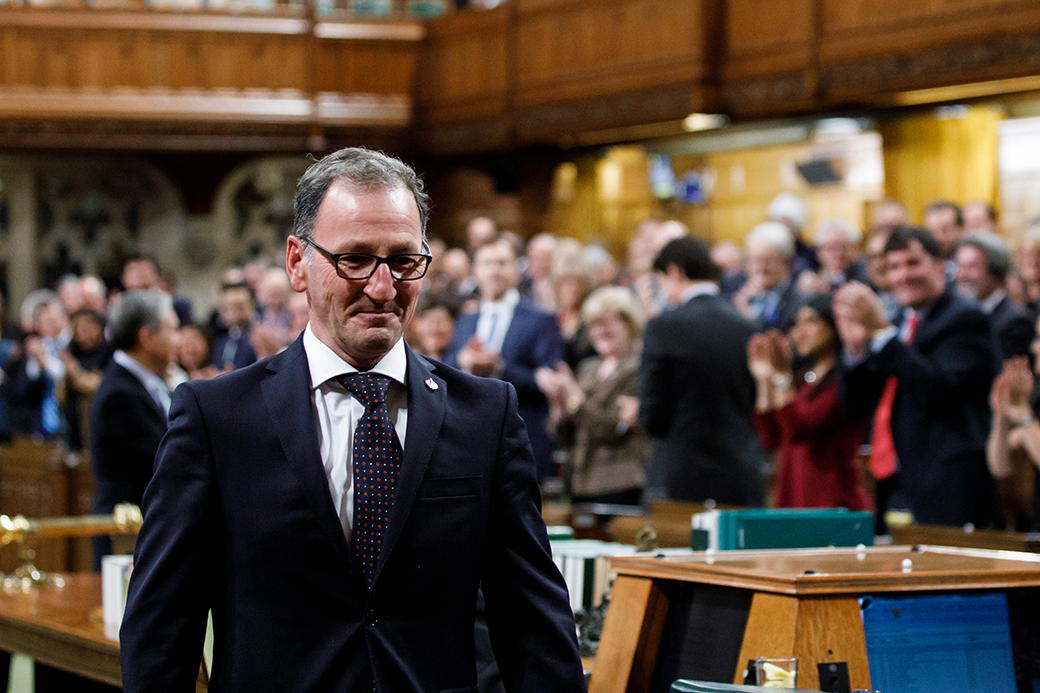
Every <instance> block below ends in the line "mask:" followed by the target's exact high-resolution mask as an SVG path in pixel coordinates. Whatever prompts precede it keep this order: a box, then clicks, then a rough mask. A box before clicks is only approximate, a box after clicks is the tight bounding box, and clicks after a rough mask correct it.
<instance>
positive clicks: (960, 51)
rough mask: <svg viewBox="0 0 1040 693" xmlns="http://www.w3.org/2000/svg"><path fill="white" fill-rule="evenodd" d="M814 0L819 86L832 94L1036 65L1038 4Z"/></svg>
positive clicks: (1039, 64) (1022, 72) (1030, 71)
mask: <svg viewBox="0 0 1040 693" xmlns="http://www.w3.org/2000/svg"><path fill="white" fill-rule="evenodd" d="M820 2H822V6H823V9H822V16H823V20H822V22H821V33H820V41H819V43H820V46H819V59H820V87H821V90H823V91H824V92H825V93H826V94H827V95H828V96H829V97H830V99H831V100H832V101H856V100H862V99H863V98H864V97H867V98H869V96H870V95H874V94H879V93H891V92H894V91H900V90H907V89H921V88H933V87H940V86H948V85H952V84H963V83H967V82H975V81H985V80H992V79H1004V78H1009V77H1019V76H1027V75H1035V74H1036V73H1037V71H1038V70H1040V36H1038V32H1040V6H1038V5H1037V4H1036V3H1035V2H1031V1H1029V0H956V1H954V2H945V3H938V2H928V3H907V2H903V3H899V2H894V1H893V0H882V1H880V2H865V1H863V0H857V1H855V2H842V1H841V0H820Z"/></svg>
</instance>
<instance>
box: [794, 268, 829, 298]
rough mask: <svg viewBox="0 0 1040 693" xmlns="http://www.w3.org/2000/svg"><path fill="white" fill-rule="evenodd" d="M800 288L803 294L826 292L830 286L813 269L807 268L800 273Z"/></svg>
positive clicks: (798, 284)
mask: <svg viewBox="0 0 1040 693" xmlns="http://www.w3.org/2000/svg"><path fill="white" fill-rule="evenodd" d="M797 287H798V290H799V291H801V292H802V293H803V294H826V293H829V292H830V287H829V286H827V282H826V281H824V279H823V277H822V276H821V275H819V274H817V273H816V272H813V271H812V270H805V271H804V272H802V273H801V274H799V275H798V283H797Z"/></svg>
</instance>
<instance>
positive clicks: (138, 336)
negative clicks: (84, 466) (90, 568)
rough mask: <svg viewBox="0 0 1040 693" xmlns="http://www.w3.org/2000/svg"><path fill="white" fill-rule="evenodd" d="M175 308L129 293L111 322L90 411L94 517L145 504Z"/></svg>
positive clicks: (166, 396)
mask: <svg viewBox="0 0 1040 693" xmlns="http://www.w3.org/2000/svg"><path fill="white" fill-rule="evenodd" d="M177 322H178V321H177V314H176V313H175V312H174V310H173V301H172V300H171V299H170V297H169V296H168V295H167V294H164V293H162V292H161V291H155V290H153V291H129V292H126V293H124V294H122V295H121V296H120V297H119V300H118V302H117V303H116V305H115V306H114V307H113V309H112V313H111V316H110V318H109V327H110V329H111V332H112V347H113V348H114V349H115V352H114V353H113V355H112V359H111V360H110V361H109V362H108V365H107V366H106V367H105V370H104V372H103V373H102V375H101V383H100V384H99V385H98V389H97V391H96V392H95V393H94V399H93V400H92V401H91V406H90V417H89V421H90V439H89V441H90V461H91V468H92V470H93V472H94V494H95V495H94V512H97V513H110V512H112V509H113V508H115V506H116V505H117V504H119V503H134V504H136V505H141V501H142V499H143V497H144V491H145V487H146V486H148V482H149V481H150V480H151V478H152V467H153V465H154V463H155V451H156V450H157V449H158V447H159V441H160V440H162V437H163V435H164V434H165V433H166V413H167V411H168V410H169V407H170V392H169V390H168V389H167V388H166V382H165V381H164V378H165V376H166V369H167V368H168V367H169V365H170V362H171V361H172V360H173V338H174V335H175V334H176V331H177ZM110 546H111V544H110V542H109V539H108V537H96V538H95V539H94V567H95V569H100V567H101V556H103V555H105V554H106V553H111V549H110Z"/></svg>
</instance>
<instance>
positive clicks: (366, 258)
mask: <svg viewBox="0 0 1040 693" xmlns="http://www.w3.org/2000/svg"><path fill="white" fill-rule="evenodd" d="M297 238H299V239H300V240H301V241H302V242H304V243H307V244H308V245H311V246H313V247H314V249H315V250H317V251H318V252H319V253H321V254H322V255H324V256H325V257H327V258H328V259H329V262H331V263H332V265H333V266H334V267H335V268H336V274H338V275H339V276H340V277H342V278H343V279H353V280H359V279H368V278H369V277H371V276H372V275H373V274H375V273H376V270H377V269H379V266H380V265H382V264H386V266H387V267H388V268H390V276H392V277H393V278H394V279H396V280H398V281H402V282H410V281H414V280H416V279H422V278H423V277H424V276H426V270H427V268H429V266H430V260H432V259H433V256H432V255H430V253H429V249H430V246H428V245H426V240H425V239H424V240H423V249H424V250H426V251H427V252H425V253H402V254H401V255H391V256H390V257H379V256H378V255H368V254H367V253H333V252H329V251H328V250H326V249H325V248H322V247H321V246H320V245H318V244H317V243H315V242H314V241H312V240H311V239H310V238H304V237H301V236H297Z"/></svg>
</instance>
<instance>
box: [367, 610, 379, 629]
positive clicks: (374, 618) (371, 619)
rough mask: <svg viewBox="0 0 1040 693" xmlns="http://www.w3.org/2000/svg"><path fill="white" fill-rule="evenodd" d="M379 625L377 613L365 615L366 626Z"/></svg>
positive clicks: (371, 612) (372, 612)
mask: <svg viewBox="0 0 1040 693" xmlns="http://www.w3.org/2000/svg"><path fill="white" fill-rule="evenodd" d="M377 623H379V618H378V617H377V616H376V612H374V611H369V612H368V613H367V614H365V625H366V626H374V625H375V624H377Z"/></svg>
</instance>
